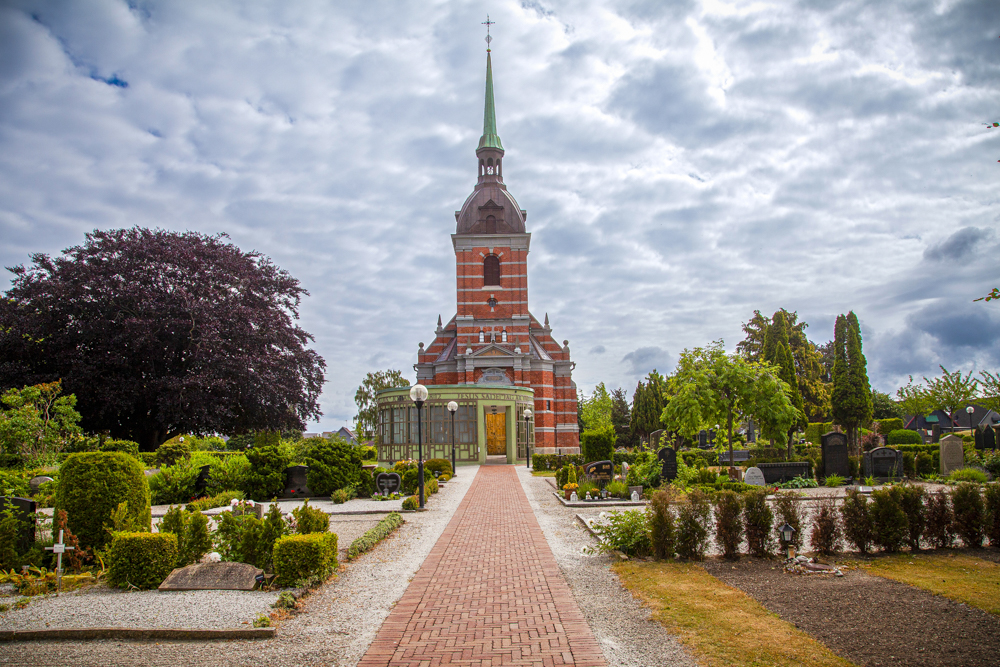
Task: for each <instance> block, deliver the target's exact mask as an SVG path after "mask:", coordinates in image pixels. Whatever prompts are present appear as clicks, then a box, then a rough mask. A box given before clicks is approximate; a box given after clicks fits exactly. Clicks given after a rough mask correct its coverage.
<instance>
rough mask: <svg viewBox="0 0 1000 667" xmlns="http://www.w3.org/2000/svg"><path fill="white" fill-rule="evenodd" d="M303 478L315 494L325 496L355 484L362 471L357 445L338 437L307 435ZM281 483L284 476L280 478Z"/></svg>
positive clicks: (359, 479) (359, 478)
mask: <svg viewBox="0 0 1000 667" xmlns="http://www.w3.org/2000/svg"><path fill="white" fill-rule="evenodd" d="M306 465H308V466H309V471H308V472H307V473H306V482H307V484H308V485H309V490H310V491H312V492H313V493H315V494H316V495H317V496H328V495H330V494H331V493H333V492H334V491H336V490H337V489H343V488H346V487H355V486H357V485H358V484H359V483H361V481H362V479H361V475H362V474H365V471H364V468H362V467H361V465H362V462H361V454H360V452H359V451H358V448H357V447H355V446H354V445H351V444H350V443H347V442H343V441H341V440H326V439H325V438H310V439H309V449H308V454H307V455H306ZM282 483H284V479H282Z"/></svg>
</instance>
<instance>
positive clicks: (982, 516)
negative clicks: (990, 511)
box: [951, 482, 986, 549]
mask: <svg viewBox="0 0 1000 667" xmlns="http://www.w3.org/2000/svg"><path fill="white" fill-rule="evenodd" d="M951 508H952V513H953V516H954V519H953V520H954V526H955V533H956V534H957V535H958V536H959V537H961V538H962V542H963V543H964V544H965V546H967V547H973V548H976V549H978V548H979V547H981V546H983V537H984V535H985V532H986V531H985V528H986V506H985V504H984V503H983V494H982V492H981V491H980V489H979V485H978V484H974V483H972V482H962V483H961V484H959V485H958V486H957V487H955V490H954V491H952V493H951Z"/></svg>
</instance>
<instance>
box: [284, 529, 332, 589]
mask: <svg viewBox="0 0 1000 667" xmlns="http://www.w3.org/2000/svg"><path fill="white" fill-rule="evenodd" d="M336 569H337V534H336V533H309V534H308V535H287V536H285V537H281V538H279V539H278V540H277V541H276V542H275V543H274V573H275V574H276V575H278V576H277V578H276V579H275V583H276V584H277V585H279V586H303V585H312V584H316V583H321V582H323V581H325V580H326V578H327V577H329V576H330V574H332V573H333V571H334V570H336Z"/></svg>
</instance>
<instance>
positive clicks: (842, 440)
mask: <svg viewBox="0 0 1000 667" xmlns="http://www.w3.org/2000/svg"><path fill="white" fill-rule="evenodd" d="M821 448H822V456H823V477H829V476H830V475H839V476H841V477H850V476H851V461H850V459H849V458H848V452H847V436H846V435H844V434H843V433H837V432H836V431H831V432H829V433H826V434H824V435H823V438H822V445H821Z"/></svg>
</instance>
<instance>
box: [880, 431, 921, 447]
mask: <svg viewBox="0 0 1000 667" xmlns="http://www.w3.org/2000/svg"><path fill="white" fill-rule="evenodd" d="M887 440H888V442H889V444H890V445H922V444H924V439H923V438H922V437H921V436H920V434H919V433H917V432H916V431H910V430H908V429H905V428H900V429H896V430H895V431H889V436H888V438H887Z"/></svg>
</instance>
